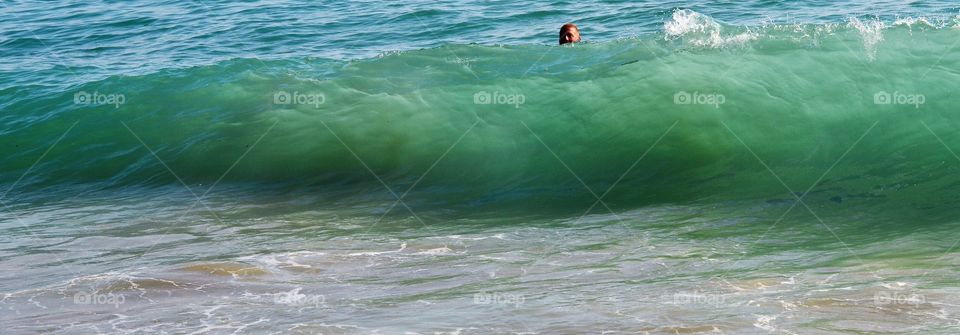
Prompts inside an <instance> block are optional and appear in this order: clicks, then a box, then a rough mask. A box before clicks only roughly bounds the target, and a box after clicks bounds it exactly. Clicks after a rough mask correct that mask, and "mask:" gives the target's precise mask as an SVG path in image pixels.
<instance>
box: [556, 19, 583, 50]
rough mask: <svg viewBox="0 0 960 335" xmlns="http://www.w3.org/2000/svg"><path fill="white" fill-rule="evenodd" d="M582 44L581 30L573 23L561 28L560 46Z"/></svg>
mask: <svg viewBox="0 0 960 335" xmlns="http://www.w3.org/2000/svg"><path fill="white" fill-rule="evenodd" d="M576 42H580V29H579V28H577V25H575V24H573V23H567V24H565V25H563V27H560V45H564V44H567V43H576Z"/></svg>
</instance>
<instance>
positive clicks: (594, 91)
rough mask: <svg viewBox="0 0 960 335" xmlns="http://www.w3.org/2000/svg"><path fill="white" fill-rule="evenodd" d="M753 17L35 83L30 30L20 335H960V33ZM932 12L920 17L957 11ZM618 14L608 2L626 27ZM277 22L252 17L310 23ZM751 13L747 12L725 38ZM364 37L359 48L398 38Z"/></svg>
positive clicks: (19, 237)
mask: <svg viewBox="0 0 960 335" xmlns="http://www.w3.org/2000/svg"><path fill="white" fill-rule="evenodd" d="M541 5H543V4H541ZM643 5H645V3H640V4H639V5H621V7H620V9H621V10H624V11H628V10H640V9H638V8H637V7H634V6H640V7H642V6H643ZM11 6H13V9H12V12H13V13H16V15H18V16H19V15H27V14H29V13H32V12H31V11H30V10H29V9H23V8H21V7H22V6H21V5H19V4H18V5H11ZM118 6H119V5H118ZM130 6H134V7H136V8H135V9H136V10H145V9H144V8H141V7H138V6H136V5H130ZM164 6H173V5H164ZM164 6H160V5H158V7H156V9H154V10H157V11H161V12H162V11H167V10H171V9H170V8H167V7H164ZM251 6H252V5H251ZM304 6H306V5H304ZM317 6H319V7H317V8H319V9H323V7H324V6H329V7H333V10H334V11H335V12H336V11H346V12H350V13H355V12H356V11H358V10H360V9H357V8H354V7H352V6H354V5H343V6H345V7H337V6H335V5H331V4H320V5H317ZM463 6H467V5H463ZM544 6H545V5H544ZM611 6H612V5H611ZM651 6H652V5H651ZM664 6H666V5H664ZM731 6H733V5H731ZM739 6H741V7H735V6H734V7H731V8H727V7H725V6H720V5H715V7H713V8H717V9H716V10H717V12H715V14H716V16H717V18H714V17H711V16H707V15H705V14H700V13H698V12H695V11H690V10H673V9H675V8H673V7H670V8H661V9H660V10H659V11H653V12H652V13H654V14H650V13H649V11H647V10H644V12H645V13H647V15H648V16H645V17H643V18H644V19H645V20H646V21H656V22H657V23H658V24H657V25H656V28H655V29H653V28H652V29H646V28H644V29H641V30H644V31H646V30H650V32H648V33H644V34H638V35H635V36H634V35H630V36H623V35H620V34H616V33H614V32H611V31H609V30H604V29H612V27H615V26H617V24H622V22H619V21H616V20H614V21H612V22H613V23H606V25H604V24H602V23H599V22H598V24H597V25H594V26H593V27H594V28H593V29H596V30H595V31H594V33H595V34H594V35H593V36H594V37H595V38H594V39H592V40H591V41H589V42H587V43H582V44H577V45H573V46H571V47H557V46H552V45H550V46H547V45H540V44H539V43H531V39H532V38H533V37H529V36H527V35H525V34H526V32H525V31H523V30H520V31H517V32H515V33H513V34H512V35H510V37H509V38H507V39H506V41H507V42H509V41H518V42H519V43H503V44H497V43H494V42H495V41H496V38H494V37H491V36H488V35H483V34H481V35H480V37H478V38H479V41H478V43H476V44H469V43H467V42H471V41H463V40H457V39H456V37H450V36H459V35H457V34H455V33H453V32H448V33H447V34H449V36H447V35H442V34H441V35H438V36H434V37H433V38H432V39H429V38H428V39H427V40H428V41H420V40H412V41H410V43H409V45H412V46H418V47H421V48H417V47H410V48H403V49H404V50H405V51H394V52H383V51H386V50H389V49H391V47H390V46H394V44H390V43H393V42H389V41H386V42H376V43H374V42H370V44H356V43H360V42H355V41H353V42H350V43H347V44H345V46H341V47H339V49H338V48H334V47H331V46H330V43H331V42H329V41H323V42H318V43H319V44H318V45H319V46H320V47H317V48H318V49H317V50H313V49H310V50H311V52H315V53H316V54H317V55H321V56H304V55H302V54H299V53H298V51H295V50H294V49H295V48H291V49H283V50H281V51H277V55H278V56H277V57H263V58H261V57H247V56H248V52H253V51H256V50H248V49H245V48H248V47H249V46H248V44H249V45H258V44H257V43H265V42H262V41H260V42H257V43H254V42H256V41H247V40H244V39H242V38H241V39H239V40H238V41H237V42H235V43H236V44H229V46H230V47H231V48H235V50H232V51H231V52H224V53H223V54H217V52H215V51H214V50H210V49H207V48H209V46H208V45H206V44H203V43H201V44H197V46H196V48H198V49H196V50H194V49H190V50H187V51H184V52H185V53H187V54H188V55H192V56H193V57H184V58H185V59H186V58H190V59H191V61H187V60H180V59H179V58H178V57H183V55H179V56H178V54H177V53H176V52H174V51H171V50H173V49H176V48H172V47H171V48H163V47H160V46H158V45H156V44H152V43H146V44H144V48H145V49H146V50H152V51H154V52H156V53H157V55H156V56H151V57H152V61H147V60H145V59H151V57H146V56H142V55H137V54H136V53H135V52H134V51H132V50H129V49H124V48H121V47H118V48H121V49H120V50H123V52H126V56H129V57H131V58H129V59H133V60H132V61H130V60H128V61H126V62H119V64H113V65H116V66H117V67H113V68H112V67H110V66H106V65H110V63H109V62H107V61H104V60H101V61H102V62H103V63H93V65H90V68H89V69H88V68H86V67H81V66H76V64H73V62H75V61H77V60H78V59H80V57H76V58H68V59H67V60H66V61H65V62H64V63H67V64H71V65H67V66H64V65H62V64H60V65H56V64H55V65H51V66H50V67H48V68H44V69H43V70H35V69H30V67H29V66H26V67H24V68H23V69H20V70H17V69H14V66H13V65H11V64H14V63H13V62H14V61H11V60H14V59H16V60H21V61H22V60H25V59H31V57H34V56H32V54H30V53H29V52H22V51H21V50H29V49H30V48H33V47H36V48H38V49H41V50H42V49H44V48H42V44H41V43H39V42H36V41H42V39H36V38H34V39H31V38H29V37H20V38H9V39H5V40H4V42H2V43H3V44H0V45H6V46H13V47H14V48H12V51H4V50H0V52H9V53H10V58H7V59H8V60H7V61H0V64H2V65H3V67H2V72H0V76H2V78H3V79H4V84H3V87H2V88H0V96H3V97H5V98H6V99H4V100H3V101H2V102H0V106H2V108H3V114H2V115H0V121H2V124H3V127H2V128H0V136H2V138H3V141H4V142H3V143H4V144H6V145H3V146H0V157H3V161H2V164H0V180H2V181H3V183H2V184H3V185H4V186H5V187H3V188H2V189H0V191H3V192H4V193H2V195H0V199H2V201H3V208H2V209H3V210H2V211H0V245H2V246H3V247H2V248H0V269H5V270H8V271H0V293H2V294H3V295H2V298H0V307H3V309H4V314H3V315H4V316H2V317H0V320H3V321H4V324H9V325H10V328H9V329H10V331H12V332H16V333H37V332H40V333H167V332H169V333H192V332H199V333H235V332H236V333H322V334H355V333H356V334H394V333H397V334H400V333H452V334H516V333H524V334H574V333H576V334H580V333H597V334H600V333H604V332H619V333H654V334H676V333H709V332H723V333H736V334H740V333H758V334H760V333H775V334H808V333H812V334H827V333H851V334H862V333H943V334H950V333H954V332H955V331H956V327H957V324H958V320H957V318H956V316H955V315H956V313H958V312H960V311H958V310H957V307H956V304H955V303H953V300H955V297H956V296H957V293H958V292H957V289H956V280H955V278H956V276H957V275H958V274H957V273H956V271H955V269H954V268H955V267H954V266H953V265H954V264H956V263H957V261H958V260H957V259H956V252H955V250H954V249H955V247H956V240H957V239H956V236H955V235H956V234H953V232H954V231H956V229H957V228H958V225H960V221H958V220H957V217H958V214H960V213H958V208H960V206H958V204H960V198H958V195H957V192H956V189H957V186H958V185H960V177H958V174H957V173H956V172H957V171H958V169H960V156H957V154H956V150H960V135H958V134H960V133H958V132H957V131H956V129H957V125H958V121H960V116H958V114H957V112H956V111H955V108H953V107H954V106H953V105H954V101H955V99H954V91H955V88H954V86H955V85H953V83H955V82H957V81H958V79H960V71H957V69H958V68H960V57H958V56H957V53H956V52H955V50H954V47H955V46H956V44H957V41H958V40H960V30H958V29H957V27H958V25H957V21H956V19H955V18H954V17H952V16H950V17H947V18H944V19H939V20H937V19H933V18H931V19H929V20H928V21H923V20H915V19H906V18H899V19H897V18H888V17H880V18H870V17H865V16H863V15H845V14H842V13H848V12H845V11H843V10H841V9H842V8H839V7H843V5H842V4H835V5H833V6H834V7H831V8H833V9H832V10H833V13H835V14H831V15H814V14H811V13H814V12H817V13H819V12H818V10H814V9H811V8H820V7H822V6H828V7H829V6H830V5H827V4H817V3H811V4H809V5H807V6H808V7H804V6H801V5H789V4H784V6H785V7H783V9H782V13H790V12H792V11H799V12H801V13H805V14H802V15H801V14H798V15H797V16H795V17H799V18H802V19H804V20H803V22H805V23H802V24H792V23H783V21H790V20H787V19H782V20H775V21H774V22H776V23H756V22H754V21H755V20H758V19H757V18H756V17H757V16H762V15H764V14H770V13H777V12H778V11H779V10H778V9H771V8H775V7H773V6H772V5H769V4H763V3H753V2H748V3H744V4H742V5H739ZM838 6H839V7H838ZM930 6H931V7H932V8H935V9H924V8H925V7H924V6H921V5H916V6H913V7H911V8H910V9H911V11H917V12H919V13H921V14H922V13H943V12H948V13H949V12H950V10H951V9H950V7H949V5H936V4H934V5H930ZM145 7H146V8H147V9H150V8H153V7H150V6H145ZM708 7H709V6H708ZM753 7H757V8H761V9H760V10H756V9H751V8H753ZM798 7H799V9H798ZM176 8H179V7H174V9H176ZM296 8H299V9H303V8H301V7H296ZM309 8H311V9H317V8H313V7H309ZM612 8H614V9H592V10H591V11H590V12H589V13H592V14H591V15H593V14H595V15H599V16H597V17H599V18H603V17H607V16H612V17H618V18H619V20H623V18H621V17H622V16H624V15H615V14H616V13H617V11H616V8H617V7H616V6H614V7H612ZM657 8H659V7H657ZM852 8H854V9H857V10H860V9H862V8H860V7H852ZM319 9H317V10H319ZM854 9H850V10H854ZM130 10H134V9H130ZM208 10H211V9H209V8H208V9H203V11H208ZM212 10H214V11H219V10H222V8H221V7H220V6H219V5H214V9H212ZM246 10H247V11H240V12H238V13H234V14H231V15H235V16H237V17H240V18H244V19H250V17H256V16H257V15H255V14H259V12H258V10H263V11H264V12H266V13H272V12H275V11H279V13H286V14H285V15H287V16H284V15H279V16H274V17H275V18H277V21H276V22H279V23H276V24H277V25H279V26H281V27H282V26H283V25H292V26H296V25H295V24H292V23H289V22H290V21H286V20H288V19H289V20H294V19H295V18H296V17H298V16H296V15H294V14H290V13H289V12H287V11H285V10H280V9H276V8H272V7H270V8H266V9H257V8H256V6H252V9H251V8H247V9H246ZM393 10H395V11H396V12H397V13H396V14H397V15H398V16H397V17H395V18H394V20H396V21H398V22H408V23H409V22H416V21H415V20H418V17H420V16H417V15H422V16H423V17H426V18H427V19H429V18H431V17H434V16H435V17H436V20H437V21H439V22H440V23H442V24H450V23H449V22H448V21H447V20H454V19H451V18H450V15H453V14H456V13H462V12H465V10H464V9H463V8H459V7H457V8H451V9H449V10H447V11H443V10H436V11H417V12H416V13H419V14H415V15H413V16H411V15H407V13H406V12H404V11H403V10H401V9H396V8H394V9H393ZM804 10H806V11H807V12H804ZM200 11H201V9H200V8H196V9H191V10H189V11H188V12H189V13H192V14H191V15H197V17H200V16H202V15H200V13H199V12H200ZM737 11H744V14H743V17H740V18H739V19H738V20H732V21H737V22H742V23H743V24H732V23H729V22H720V21H719V19H721V18H723V19H728V20H729V19H732V18H736V17H737V15H736V12H737ZM811 11H812V12H811ZM911 11H907V12H911ZM387 12H390V13H393V12H392V11H387ZM828 12H830V11H828ZM564 13H565V12H564ZM597 13H599V14H597ZM560 14H563V13H560ZM77 15H79V17H71V18H70V19H82V18H83V16H84V15H92V14H84V13H80V14H77ZM331 15H333V16H332V17H333V18H337V16H336V15H334V14H331ZM555 15H559V14H558V13H554V12H551V11H549V10H544V11H543V12H535V13H532V14H531V13H525V12H524V11H523V10H518V12H517V13H513V14H511V16H509V18H508V19H501V20H499V21H495V22H494V23H489V24H492V25H496V26H497V27H503V26H502V25H506V26H509V24H515V23H517V22H522V21H524V20H534V21H536V20H543V19H544V18H552V17H553V16H555ZM605 15H607V16H605ZM656 15H661V16H662V17H663V18H662V20H659V21H657V20H655V18H657V16H656ZM838 15H839V16H840V18H837V17H834V16H838ZM147 16H149V15H147ZM228 16H229V15H228ZM159 17H160V19H156V20H158V21H150V20H147V21H138V20H134V21H123V22H126V23H123V24H119V26H120V27H121V28H122V27H127V26H133V27H140V26H146V27H151V25H153V27H154V28H158V27H156V26H157V25H160V23H153V22H161V21H164V20H169V19H166V18H165V17H166V16H164V15H159ZM351 17H352V16H351ZM591 17H592V16H591ZM328 18H330V17H326V16H320V20H323V19H328ZM440 18H446V19H440ZM599 18H598V19H596V20H597V21H603V20H600V19H599ZM354 19H355V21H357V22H353V21H349V22H345V23H342V24H344V25H346V27H340V26H335V25H334V26H333V28H331V29H332V30H333V31H342V32H343V33H344V34H348V32H355V31H358V30H362V29H360V28H358V26H362V25H370V26H371V27H373V28H369V30H370V31H371V32H372V34H373V33H375V34H377V35H376V36H380V37H389V36H390V32H389V31H386V30H384V29H382V28H377V27H379V26H378V25H379V24H381V23H380V21H376V22H371V21H368V20H369V18H367V19H363V18H360V17H357V18H354ZM422 19H423V18H421V20H422ZM41 20H42V18H41ZM251 20H252V19H251ZM468 21H469V20H468ZM294 22H295V20H294ZM806 22H809V23H806ZM113 24H118V23H113ZM163 24H172V23H169V22H164V23H163ZM182 24H188V23H182ZM251 24H252V25H253V26H254V27H257V26H256V24H253V23H251ZM173 26H176V25H175V24H173ZM455 26H456V25H455ZM114 28H116V27H114ZM259 28H260V29H262V30H265V31H272V29H281V28H277V27H276V26H267V27H259ZM11 29H13V27H11ZM101 29H106V31H107V32H111V31H112V30H111V29H113V28H109V29H108V28H103V27H101ZM117 29H120V28H117ZM158 29H159V28H158ZM249 29H254V28H249ZM461 29H463V28H461ZM161 30H162V29H161ZM11 31H13V30H11ZM254 31H255V30H254ZM454 31H455V30H454ZM585 32H587V30H585ZM16 33H24V32H23V31H16ZM245 33H246V34H247V35H250V36H260V35H257V34H255V33H253V32H251V31H245ZM40 34H41V36H45V37H46V36H55V35H57V34H66V35H67V36H70V34H71V32H70V31H55V32H45V31H43V30H42V29H41V31H40ZM48 34H49V35H48ZM152 34H158V33H157V32H152V31H144V32H141V36H153V35H152ZM177 34H181V35H182V34H186V33H184V32H180V33H177ZM177 34H173V35H172V36H179V35H177ZM133 35H137V34H133ZM282 35H283V36H284V37H283V38H288V39H289V40H283V41H285V42H284V43H280V42H276V44H279V45H286V46H291V45H292V46H296V45H303V44H304V43H306V42H305V41H304V39H305V37H303V36H299V35H297V34H293V33H290V32H289V31H288V33H287V34H282ZM159 36H171V35H167V34H160V35H159ZM214 36H219V35H215V34H214ZM118 38H119V37H118ZM123 38H131V37H123ZM143 38H145V39H146V37H143ZM221 38H225V37H216V38H213V37H211V40H210V41H220V42H221V43H225V42H224V41H222V40H219V39H221ZM277 38H281V37H277ZM445 38H453V39H454V40H453V42H459V43H438V42H436V41H438V40H439V41H445ZM199 39H201V40H204V39H203V38H199ZM107 40H109V39H107ZM78 41H81V42H76V44H77V45H81V46H83V45H84V43H85V42H82V40H78ZM50 42H51V43H53V42H52V41H50ZM61 43H63V42H61ZM91 43H92V42H91ZM99 43H106V42H103V41H99V42H98V43H93V44H94V45H99ZM169 43H177V42H176V41H169ZM210 43H213V42H210ZM244 43H247V44H244ZM344 43H346V42H344ZM351 43H353V44H351ZM380 43H383V44H380ZM401 44H402V43H401ZM69 45H70V46H74V47H77V46H76V45H73V44H69ZM225 45H226V44H225ZM109 50H110V49H109V48H108V49H106V50H105V51H104V50H101V51H99V52H111V51H109ZM370 50H375V51H377V52H382V53H374V54H373V55H370V54H368V53H369V52H368V51H370ZM68 51H69V50H68ZM117 52H120V51H117ZM191 52H192V53H195V54H191ZM213 54H217V55H219V56H223V57H219V56H218V57H213V58H215V59H214V60H209V61H196V60H197V59H198V58H197V57H196V56H197V55H213ZM359 55H362V56H359ZM374 55H376V56H374ZM141 57H143V58H141ZM194 61H195V62H194ZM178 62H183V63H182V64H180V63H178ZM24 64H27V63H24ZM29 64H32V65H31V66H41V65H43V63H33V62H29ZM37 64H40V65H37ZM31 76H33V78H30V77H31ZM27 82H29V83H27Z"/></svg>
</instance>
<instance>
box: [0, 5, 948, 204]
mask: <svg viewBox="0 0 960 335" xmlns="http://www.w3.org/2000/svg"><path fill="white" fill-rule="evenodd" d="M958 39H960V29H958V26H957V22H955V20H953V21H949V20H948V21H943V22H934V23H931V22H928V21H926V20H923V19H902V20H898V21H896V22H887V23H884V22H880V21H869V20H859V19H850V20H849V21H848V22H847V23H843V24H808V25H803V24H797V25H774V24H770V25H765V26H756V27H736V26H729V25H725V24H723V23H720V22H717V21H715V20H713V19H711V18H709V17H707V16H704V15H700V14H698V13H696V12H692V11H685V10H681V11H677V12H674V13H673V16H672V18H671V19H670V20H668V21H667V22H666V24H665V25H664V27H663V29H662V33H659V34H652V35H647V36H643V37H639V38H628V39H622V40H617V41H613V42H604V43H583V44H579V45H576V46H573V47H554V46H533V45H520V46H481V45H447V46H444V47H439V48H433V49H424V50H417V51H407V52H395V53H388V54H383V55H380V56H379V57H376V58H372V59H364V60H356V61H342V60H330V59H293V60H281V61H276V60H275V61H261V60H257V59H234V60H230V61H225V62H221V63H218V64H216V65H211V66H200V67H191V68H186V69H170V70H164V71H160V72H156V73H153V74H149V75H143V76H136V77H126V76H112V77H109V78H107V79H104V80H98V81H95V82H89V83H86V84H83V85H79V86H76V87H72V88H71V89H69V90H67V91H61V92H56V93H52V92H49V91H44V90H40V89H34V88H31V87H28V86H20V87H11V88H6V89H4V91H3V92H2V94H3V95H4V96H5V97H8V98H9V99H5V100H6V102H3V103H2V107H3V110H4V111H5V112H4V115H2V116H0V122H2V124H3V131H2V136H3V137H4V138H5V143H6V144H7V145H4V146H2V147H0V155H2V157H4V161H5V162H4V164H2V165H0V168H2V170H0V178H2V179H3V180H7V181H16V182H15V183H13V184H11V186H16V189H18V190H24V191H27V190H31V189H38V188H49V187H55V186H57V185H64V184H95V185H98V187H103V188H110V187H124V186H130V185H159V184H171V183H178V180H177V179H178V178H179V179H181V180H182V181H183V182H184V183H189V184H192V183H204V184H209V183H214V182H218V181H219V182H222V183H258V184H267V185H291V184H292V185H314V186H317V185H319V186H321V187H325V188H336V189H341V190H355V191H356V192H358V193H363V192H371V190H372V189H375V188H380V190H379V191H378V192H383V189H382V187H381V183H384V184H387V185H390V186H391V188H393V189H395V190H396V191H397V193H400V191H403V190H406V189H408V188H410V187H411V186H415V187H413V188H412V191H411V196H412V197H421V198H423V199H433V200H436V201H448V202H453V203H462V204H482V203H490V202H494V203H497V202H509V201H514V200H529V201H541V202H542V203H545V204H546V203H552V202H554V201H559V200H563V199H590V198H593V196H594V194H595V195H597V196H600V195H603V196H604V198H605V199H607V200H609V201H611V202H614V203H630V204H636V203H657V202H661V203H662V202H684V201H725V200H733V199H744V198H769V197H781V198H783V197H784V196H783V194H789V193H788V191H787V189H789V190H792V191H793V192H797V193H803V192H805V191H810V197H811V198H813V199H819V200H822V201H824V202H825V203H829V202H828V201H832V202H835V203H838V204H840V203H843V204H849V203H857V202H860V203H864V204H869V203H874V202H876V201H882V202H883V203H885V204H888V205H889V204H898V205H899V206H906V207H912V208H920V209H930V208H953V207H956V206H955V205H956V203H957V200H958V199H957V196H956V192H951V191H954V190H955V189H956V186H957V185H958V183H960V177H958V175H957V173H956V171H957V169H958V166H960V159H958V157H957V156H956V155H955V154H954V153H953V152H951V150H954V151H957V150H960V134H958V132H957V131H956V129H957V125H958V121H960V116H958V112H957V110H956V108H955V104H954V102H955V101H956V96H955V94H956V88H955V83H956V82H960V71H958V69H960V56H958V53H957V52H956V51H955V50H954V46H955V44H956V41H957V40H958ZM71 127H72V128H71ZM68 129H69V131H68V132H67V130H68ZM65 132H66V134H64V133H65ZM61 136H62V141H59V142H57V139H58V138H61ZM55 143H56V145H54V144H55ZM51 146H52V148H51ZM48 149H49V152H47V150H48ZM41 157H42V159H40V160H39V161H38V158H41ZM641 157H642V159H641ZM161 161H162V163H161ZM35 163H36V165H35V166H34V164H35ZM168 168H169V170H168ZM768 168H769V169H768ZM170 171H173V173H171V172H170ZM771 171H772V173H771ZM21 176H24V177H23V178H22V179H21ZM285 187H286V186H285ZM608 189H609V193H608V192H607V191H608ZM787 198H789V196H787ZM908 199H909V200H908ZM899 200H902V202H901V201H899Z"/></svg>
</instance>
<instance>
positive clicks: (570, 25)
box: [559, 23, 580, 44]
mask: <svg viewBox="0 0 960 335" xmlns="http://www.w3.org/2000/svg"><path fill="white" fill-rule="evenodd" d="M571 29H572V30H574V31H576V32H577V34H578V35H579V34H580V28H579V27H577V25H575V24H573V23H566V24H564V25H563V26H560V38H559V41H560V44H563V33H564V32H565V31H567V30H571Z"/></svg>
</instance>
